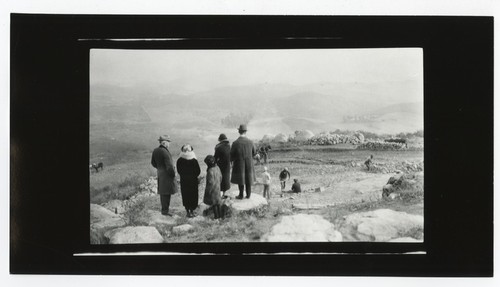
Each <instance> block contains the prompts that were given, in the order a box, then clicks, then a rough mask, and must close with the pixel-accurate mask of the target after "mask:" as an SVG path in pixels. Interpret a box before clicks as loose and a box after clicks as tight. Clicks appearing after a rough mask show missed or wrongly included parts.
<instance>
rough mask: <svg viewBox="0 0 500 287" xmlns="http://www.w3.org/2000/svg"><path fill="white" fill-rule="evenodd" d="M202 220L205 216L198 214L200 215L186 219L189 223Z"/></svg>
mask: <svg viewBox="0 0 500 287" xmlns="http://www.w3.org/2000/svg"><path fill="white" fill-rule="evenodd" d="M202 221H205V217H203V216H200V215H198V216H196V217H191V218H189V219H188V222H189V223H195V222H202Z"/></svg>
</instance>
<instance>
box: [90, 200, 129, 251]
mask: <svg viewBox="0 0 500 287" xmlns="http://www.w3.org/2000/svg"><path fill="white" fill-rule="evenodd" d="M125 224H126V222H125V220H124V218H123V217H122V216H121V215H119V214H115V213H114V212H112V211H111V210H108V209H107V208H105V207H102V206H100V205H98V204H90V241H91V242H90V243H91V244H103V243H106V239H105V237H104V233H105V232H106V231H108V230H110V229H114V228H117V227H121V226H124V225H125Z"/></svg>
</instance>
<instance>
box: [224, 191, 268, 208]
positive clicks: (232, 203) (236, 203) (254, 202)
mask: <svg viewBox="0 0 500 287" xmlns="http://www.w3.org/2000/svg"><path fill="white" fill-rule="evenodd" d="M238 194H239V191H238V190H234V189H233V190H229V191H227V192H226V195H229V196H230V197H231V199H230V200H226V201H225V204H226V205H227V206H228V207H229V208H231V209H232V210H233V211H236V212H239V211H247V210H252V209H257V208H259V207H262V206H264V205H267V200H266V199H265V198H264V197H262V195H260V194H257V193H256V192H253V193H252V194H251V196H250V198H248V199H247V198H243V199H235V197H236V196H237V195H238Z"/></svg>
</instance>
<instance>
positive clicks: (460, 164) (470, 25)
mask: <svg viewBox="0 0 500 287" xmlns="http://www.w3.org/2000/svg"><path fill="white" fill-rule="evenodd" d="M141 38H145V39H164V40H158V41H113V40H110V39H141ZM167 39H176V40H167ZM400 47H411V48H415V47H417V48H422V49H423V53H424V118H425V123H424V134H425V152H424V162H425V188H424V190H425V204H424V218H425V223H424V225H425V241H424V243H405V244H397V243H396V244H395V243H369V242H362V243H357V242H342V243H186V244H180V243H179V244H158V245H153V244H151V245H144V244H141V245H106V246H100V245H99V246H95V245H94V246H91V245H90V240H89V231H88V227H89V222H88V220H89V219H88V214H89V204H88V203H89V192H88V190H89V189H88V187H89V179H88V154H89V147H88V136H89V122H88V116H89V97H88V95H89V85H88V75H89V74H88V72H89V59H88V57H89V49H91V48H113V49H122V48H123V49H243V48H244V49H311V48H316V49H321V48H325V49H326V48H400ZM10 69H11V79H10V82H11V147H10V148H11V149H10V152H11V169H10V171H11V178H10V182H11V190H10V198H11V210H10V271H11V273H32V274H178V275H188V274H192V275H288V276H298V275H315V276H318V275H346V276H347V275H348V276H352V275H359V276H374V275H375V276H492V273H493V106H492V104H493V18H492V17H437V16H161V15H156V16H145V15H127V16H124V15H36V14H12V15H11V67H10ZM133 251H151V252H179V253H189V254H193V253H195V254H198V255H164V256H161V255H141V256H131V255H122V256H113V255H109V256H74V254H76V253H86V252H100V253H114V252H133ZM415 251H425V254H412V252H415ZM276 252H279V253H284V254H273V253H276ZM407 252H410V253H407ZM298 253H301V254H298ZM201 254H210V255H201ZM215 254H217V255H215ZM228 262H229V264H228ZM222 264H223V265H224V268H220V265H222ZM268 266H272V268H271V267H268Z"/></svg>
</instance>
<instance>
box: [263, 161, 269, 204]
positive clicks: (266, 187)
mask: <svg viewBox="0 0 500 287" xmlns="http://www.w3.org/2000/svg"><path fill="white" fill-rule="evenodd" d="M262 184H263V185H264V192H263V194H262V196H264V198H266V199H269V198H271V195H270V191H269V186H270V185H271V175H270V174H269V172H267V166H264V172H263V173H262Z"/></svg>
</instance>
